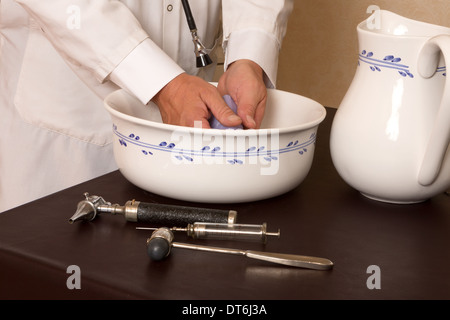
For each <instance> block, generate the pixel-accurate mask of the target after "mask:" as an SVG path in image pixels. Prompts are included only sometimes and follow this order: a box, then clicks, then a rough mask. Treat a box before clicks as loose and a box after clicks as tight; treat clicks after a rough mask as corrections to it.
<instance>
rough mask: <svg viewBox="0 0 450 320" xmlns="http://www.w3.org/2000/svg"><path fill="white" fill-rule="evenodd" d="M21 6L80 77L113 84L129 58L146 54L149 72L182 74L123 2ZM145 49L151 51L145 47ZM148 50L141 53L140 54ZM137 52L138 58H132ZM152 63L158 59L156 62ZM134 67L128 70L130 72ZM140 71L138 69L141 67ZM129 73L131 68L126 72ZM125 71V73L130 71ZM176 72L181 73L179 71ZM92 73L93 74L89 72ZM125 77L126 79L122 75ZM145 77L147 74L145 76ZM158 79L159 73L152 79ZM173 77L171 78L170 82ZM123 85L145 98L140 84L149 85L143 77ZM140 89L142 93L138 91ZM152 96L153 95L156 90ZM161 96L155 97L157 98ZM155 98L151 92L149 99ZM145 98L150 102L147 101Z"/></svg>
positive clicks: (28, 2) (61, 0)
mask: <svg viewBox="0 0 450 320" xmlns="http://www.w3.org/2000/svg"><path fill="white" fill-rule="evenodd" d="M16 1H17V2H18V3H19V4H21V5H22V6H23V7H24V8H25V9H26V10H27V12H28V13H29V14H30V16H31V17H32V19H34V20H36V22H37V24H38V25H39V27H40V28H41V29H42V30H43V32H44V33H45V35H46V37H47V39H48V40H49V41H50V42H51V43H52V45H53V46H54V47H55V48H56V50H57V51H58V52H59V53H60V55H61V56H62V57H63V58H64V59H65V61H66V62H67V63H68V64H69V65H70V66H71V68H72V69H73V70H74V71H75V72H77V70H78V69H83V72H79V74H90V75H91V76H93V77H95V78H96V79H97V80H98V81H99V82H100V83H103V82H104V81H106V80H108V77H109V75H110V74H111V72H112V71H113V70H114V69H115V68H116V67H117V66H118V65H119V64H121V62H123V61H124V59H125V58H127V57H128V61H130V59H132V58H136V57H140V56H141V55H142V53H143V52H145V54H150V55H151V56H149V57H147V58H146V60H147V62H153V64H150V63H147V64H146V67H147V68H150V69H151V68H152V67H153V66H159V68H161V67H160V66H161V64H162V63H161V59H162V61H163V63H169V65H171V66H172V67H171V70H172V72H171V73H169V74H170V76H175V75H176V74H177V73H179V72H180V70H179V69H177V68H176V67H175V66H174V64H175V62H173V61H172V60H171V59H170V58H168V57H167V56H166V55H165V54H164V53H163V52H162V51H161V50H160V49H159V48H157V46H156V45H155V44H154V43H153V42H152V41H151V40H150V39H149V38H148V34H147V33H146V32H145V31H144V30H143V29H142V27H141V25H140V23H139V22H138V21H137V19H136V18H135V16H134V15H133V14H132V13H131V12H130V10H129V9H128V8H127V7H126V6H125V5H124V4H123V3H121V2H119V1H111V0H95V1H92V0H39V1H37V0H16ZM143 43H145V45H143V46H140V45H141V44H143ZM137 47H142V48H143V49H141V50H134V49H135V48H137ZM132 52H135V53H134V54H131V53H132ZM151 57H155V59H152V58H151ZM126 65H129V64H124V66H126ZM135 65H136V64H135ZM124 68H125V67H124ZM124 68H122V70H123V69H124ZM173 70H175V72H174V71H173ZM86 71H88V72H86ZM118 73H119V75H121V74H123V72H122V73H121V72H120V70H119V72H118ZM140 74H144V72H143V69H141V73H140ZM150 75H151V76H153V78H155V77H154V73H150V72H149V73H148V74H147V76H148V77H150ZM166 77H167V76H166ZM116 78H117V80H118V81H119V82H120V83H118V84H119V85H122V86H125V87H126V88H127V89H129V91H132V92H133V91H136V92H140V85H139V84H140V83H143V82H145V80H144V79H142V77H138V76H137V77H136V78H135V79H133V81H130V79H129V77H128V78H123V77H116ZM167 82H168V81H167V79H165V78H163V79H161V78H160V79H159V82H158V83H157V84H155V89H154V90H153V91H156V92H157V91H159V89H160V88H162V86H164V85H165V84H166V83H167ZM136 86H137V89H135V87H136ZM150 91H151V90H150ZM156 92H155V93H156ZM149 94H150V95H151V94H152V93H151V92H150V93H149ZM140 98H141V99H142V100H143V101H144V100H147V102H148V99H149V97H148V94H147V96H143V95H142V94H141V95H140Z"/></svg>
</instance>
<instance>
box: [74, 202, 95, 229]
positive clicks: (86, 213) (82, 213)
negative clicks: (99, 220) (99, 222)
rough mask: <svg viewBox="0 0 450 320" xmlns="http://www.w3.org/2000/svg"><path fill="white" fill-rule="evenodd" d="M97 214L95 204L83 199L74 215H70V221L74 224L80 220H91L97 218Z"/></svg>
mask: <svg viewBox="0 0 450 320" xmlns="http://www.w3.org/2000/svg"><path fill="white" fill-rule="evenodd" d="M95 216H96V209H95V207H94V205H93V204H92V203H91V202H89V201H87V200H83V201H80V202H79V203H78V207H77V211H76V212H75V214H74V215H73V216H72V217H70V219H69V223H70V224H72V223H74V222H76V221H79V220H88V221H91V220H93V219H94V218H95Z"/></svg>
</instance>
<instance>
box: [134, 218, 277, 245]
mask: <svg viewBox="0 0 450 320" xmlns="http://www.w3.org/2000/svg"><path fill="white" fill-rule="evenodd" d="M136 229H138V230H157V229H158V228H147V227H136ZM168 229H169V230H171V231H181V232H186V234H187V236H188V237H191V238H193V239H215V240H238V241H261V242H263V243H266V241H267V237H268V236H274V237H280V230H279V229H278V232H267V224H266V223H263V224H237V223H234V224H229V223H210V222H195V223H192V224H188V225H187V227H186V228H180V227H172V228H168Z"/></svg>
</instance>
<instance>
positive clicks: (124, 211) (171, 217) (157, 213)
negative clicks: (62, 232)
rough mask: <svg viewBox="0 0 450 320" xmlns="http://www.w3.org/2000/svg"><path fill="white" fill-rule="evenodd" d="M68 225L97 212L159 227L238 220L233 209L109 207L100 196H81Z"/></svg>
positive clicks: (138, 204)
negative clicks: (82, 197)
mask: <svg viewBox="0 0 450 320" xmlns="http://www.w3.org/2000/svg"><path fill="white" fill-rule="evenodd" d="M84 196H85V199H84V200H82V201H80V202H79V203H78V206H77V210H76V212H75V214H74V215H73V216H72V217H71V218H70V219H69V223H74V222H76V221H82V220H87V221H92V220H94V218H95V217H96V216H97V214H98V213H109V214H112V215H122V216H124V217H125V219H126V220H127V221H131V222H142V223H153V224H160V225H168V224H169V225H186V224H190V223H194V222H197V221H201V222H214V223H229V224H233V223H235V222H236V219H237V212H236V211H234V210H222V209H208V208H196V207H187V206H176V205H167V204H159V203H145V202H140V201H135V200H130V201H127V202H126V203H125V205H123V206H120V205H118V204H111V203H110V202H106V201H105V200H104V199H103V198H102V197H100V196H95V195H92V196H91V195H89V193H87V192H85V193H84Z"/></svg>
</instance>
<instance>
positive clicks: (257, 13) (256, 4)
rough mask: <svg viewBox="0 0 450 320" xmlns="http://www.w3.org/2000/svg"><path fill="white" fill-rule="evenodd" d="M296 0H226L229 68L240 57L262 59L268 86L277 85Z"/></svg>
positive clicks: (258, 61) (226, 40) (223, 7)
mask: <svg viewBox="0 0 450 320" xmlns="http://www.w3.org/2000/svg"><path fill="white" fill-rule="evenodd" d="M293 6H294V1H293V0H245V1H244V0H223V1H222V11H223V44H222V45H223V48H224V52H225V63H224V67H225V70H226V68H227V67H228V66H229V65H230V64H231V63H233V62H234V61H236V60H239V59H249V60H252V61H254V62H256V63H258V64H259V65H260V66H261V68H262V69H263V70H264V73H265V82H266V86H267V87H269V88H273V87H275V86H276V77H277V71H278V56H279V51H280V49H281V44H282V40H283V38H284V36H285V34H286V29H287V22H288V18H289V15H290V13H291V12H292V9H293Z"/></svg>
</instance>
